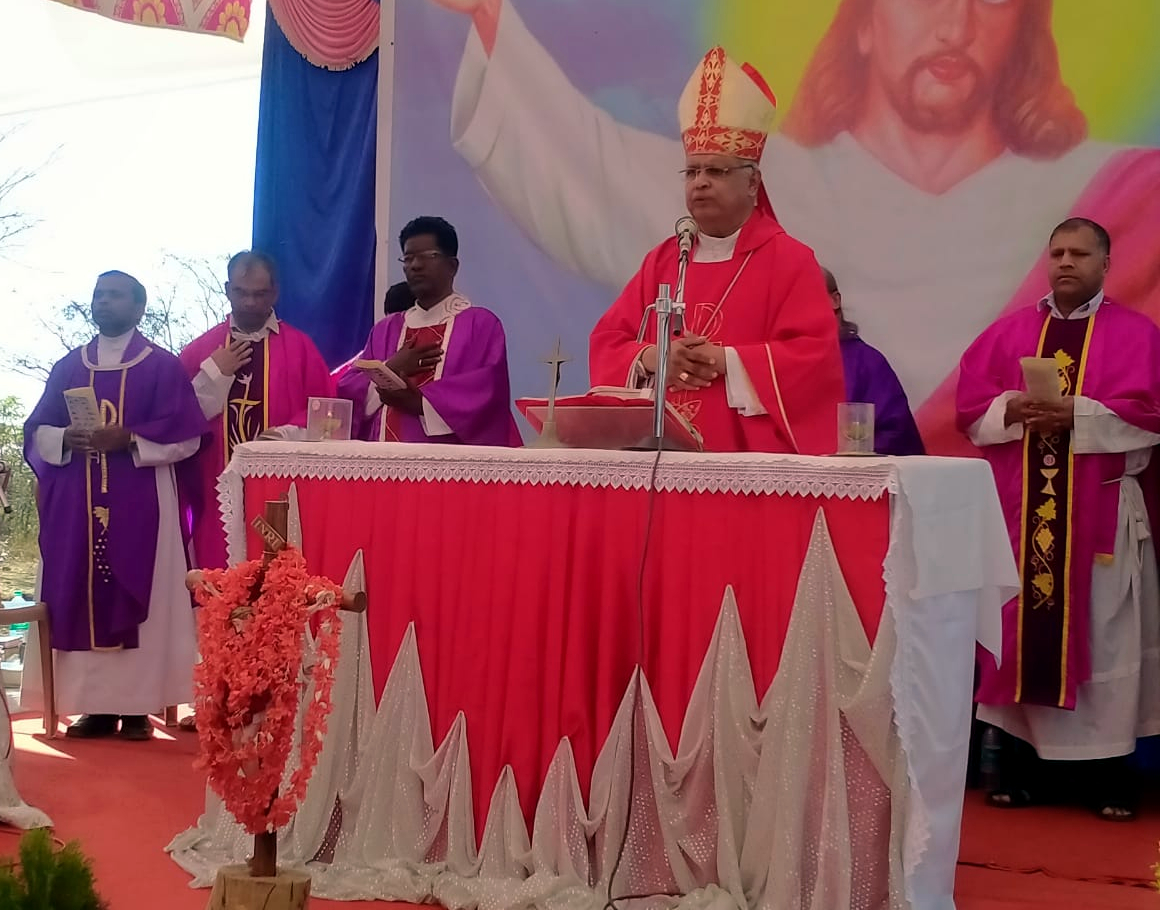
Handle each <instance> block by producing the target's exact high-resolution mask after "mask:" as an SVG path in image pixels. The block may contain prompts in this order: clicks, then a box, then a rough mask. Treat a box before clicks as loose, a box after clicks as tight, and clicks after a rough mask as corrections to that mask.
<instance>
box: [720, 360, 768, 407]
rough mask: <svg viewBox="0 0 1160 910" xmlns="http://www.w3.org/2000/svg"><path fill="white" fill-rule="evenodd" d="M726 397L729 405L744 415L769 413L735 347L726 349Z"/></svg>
mask: <svg viewBox="0 0 1160 910" xmlns="http://www.w3.org/2000/svg"><path fill="white" fill-rule="evenodd" d="M725 398H726V400H727V401H728V403H729V407H731V408H736V409H737V410H738V411H740V412H741V416H742V417H760V416H761V415H762V414H768V413H769V412H768V411H767V410H766V409H765V406H764V405H763V404H762V403H761V399H760V398H758V397H757V390H756V389H755V388H753V383H752V382H751V381H750V379H749V373H748V372H746V370H745V364H744V363H742V362H741V357H740V356H738V354H737V351H736V350H734V349H733V348H726V349H725Z"/></svg>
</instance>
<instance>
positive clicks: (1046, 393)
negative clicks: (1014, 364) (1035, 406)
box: [1019, 357, 1063, 401]
mask: <svg viewBox="0 0 1160 910" xmlns="http://www.w3.org/2000/svg"><path fill="white" fill-rule="evenodd" d="M1019 365H1020V366H1021V367H1022V368H1023V382H1024V383H1025V384H1026V385H1027V394H1028V395H1030V396H1031V397H1032V398H1034V399H1035V400H1036V401H1059V400H1060V399H1061V398H1062V397H1063V393H1062V392H1060V389H1059V365H1058V364H1057V363H1056V362H1055V359H1054V358H1052V357H1022V358H1020V360H1019Z"/></svg>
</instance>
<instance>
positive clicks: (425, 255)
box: [399, 250, 443, 265]
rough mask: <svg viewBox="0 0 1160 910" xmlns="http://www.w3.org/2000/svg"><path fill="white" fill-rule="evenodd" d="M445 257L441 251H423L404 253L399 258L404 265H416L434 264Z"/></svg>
mask: <svg viewBox="0 0 1160 910" xmlns="http://www.w3.org/2000/svg"><path fill="white" fill-rule="evenodd" d="M442 255H443V252H442V251H441V250H423V251H422V252H421V253H404V254H403V255H402V256H400V257H399V262H401V263H403V265H414V264H415V263H416V262H434V261H435V260H436V259H438V258H439V257H440V256H442Z"/></svg>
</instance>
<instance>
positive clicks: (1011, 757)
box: [999, 730, 1137, 808]
mask: <svg viewBox="0 0 1160 910" xmlns="http://www.w3.org/2000/svg"><path fill="white" fill-rule="evenodd" d="M999 735H1000V742H1001V745H1000V752H999V789H1000V790H1005V791H1016V790H1025V791H1026V792H1027V793H1029V794H1030V795H1031V798H1032V799H1033V800H1035V801H1036V802H1070V801H1072V800H1074V799H1076V798H1078V799H1080V800H1081V801H1083V802H1085V803H1088V804H1089V805H1092V806H1094V807H1096V808H1103V807H1104V806H1124V807H1131V806H1133V805H1134V804H1135V801H1136V798H1137V782H1136V773H1135V768H1134V767H1133V764H1132V761H1131V756H1130V755H1122V756H1118V757H1116V758H1100V759H1092V760H1089V761H1045V760H1043V759H1042V758H1040V757H1039V756H1038V755H1037V754H1036V752H1035V749H1034V748H1033V747H1032V745H1031V744H1030V743H1027V742H1024V741H1023V740H1021V739H1019V738H1017V737H1015V736H1012V735H1011V734H1010V733H1006V732H1004V731H1002V730H1000V731H999Z"/></svg>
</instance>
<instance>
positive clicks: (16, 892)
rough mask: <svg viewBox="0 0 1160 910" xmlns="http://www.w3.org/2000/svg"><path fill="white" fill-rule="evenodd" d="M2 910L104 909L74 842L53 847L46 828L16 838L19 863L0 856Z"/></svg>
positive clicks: (104, 904) (86, 862) (87, 865)
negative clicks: (58, 848) (17, 840)
mask: <svg viewBox="0 0 1160 910" xmlns="http://www.w3.org/2000/svg"><path fill="white" fill-rule="evenodd" d="M0 908H2V910H107V908H108V904H106V903H105V902H104V901H102V900H101V898H100V897H99V896H98V895H97V892H96V888H95V887H94V885H93V870H92V868H91V867H90V865H89V861H88V860H87V859H85V856H84V854H83V853H81V849H80V846H79V845H78V844H77V843H75V842H74V843H71V844H68V845H67V846H65V847H63V848H62V849H60V850H57V849H56V847H55V846H54V844H53V842H52V835H51V834H49V832H48V829H46V828H38V829H36V830H35V831H29V832H28V833H27V834H26V835H24V837H23V838H21V841H20V862H19V864H16V863H13V862H12V861H11V860H4V859H0Z"/></svg>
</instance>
